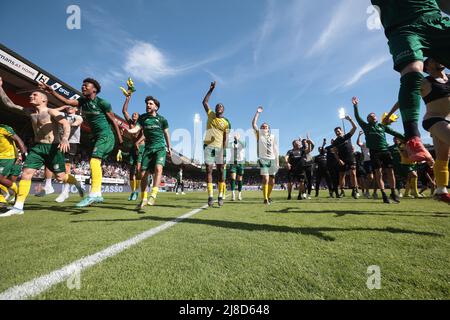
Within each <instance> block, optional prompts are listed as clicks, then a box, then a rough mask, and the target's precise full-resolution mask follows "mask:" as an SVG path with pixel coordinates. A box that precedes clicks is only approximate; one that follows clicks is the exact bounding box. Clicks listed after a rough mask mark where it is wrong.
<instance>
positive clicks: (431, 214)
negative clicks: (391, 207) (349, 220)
mask: <svg viewBox="0 0 450 320" xmlns="http://www.w3.org/2000/svg"><path fill="white" fill-rule="evenodd" d="M266 212H270V213H285V214H287V213H304V214H321V213H334V214H335V215H336V217H338V218H339V217H344V216H346V215H356V216H365V215H369V216H394V217H430V218H450V215H449V214H446V213H441V212H429V213H428V214H426V213H423V212H422V211H420V212H417V214H405V213H396V212H392V213H380V212H378V211H361V210H348V209H346V210H320V211H311V210H300V209H299V208H298V207H297V208H285V209H281V210H271V211H266ZM408 212H411V211H408ZM413 212H414V211H413Z"/></svg>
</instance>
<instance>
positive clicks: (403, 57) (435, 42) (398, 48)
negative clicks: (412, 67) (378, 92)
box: [388, 13, 450, 72]
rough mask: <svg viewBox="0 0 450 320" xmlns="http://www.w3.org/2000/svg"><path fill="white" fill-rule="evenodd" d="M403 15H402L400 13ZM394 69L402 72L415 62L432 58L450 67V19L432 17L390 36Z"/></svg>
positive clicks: (405, 27) (395, 31)
mask: <svg viewBox="0 0 450 320" xmlns="http://www.w3.org/2000/svg"><path fill="white" fill-rule="evenodd" d="M399 14H401V13H399ZM388 39H389V50H390V52H391V54H392V57H393V59H394V69H395V70H397V71H398V72H400V71H401V70H402V69H403V68H404V67H406V65H408V64H409V63H411V62H414V61H423V60H424V57H432V58H434V59H435V60H436V61H439V62H440V63H442V64H443V65H445V66H446V67H450V19H449V18H448V17H441V16H435V15H431V16H428V17H424V18H423V19H422V20H420V21H416V22H415V23H411V24H409V25H407V26H404V27H400V28H397V29H396V30H394V31H392V33H390V34H389V36H388Z"/></svg>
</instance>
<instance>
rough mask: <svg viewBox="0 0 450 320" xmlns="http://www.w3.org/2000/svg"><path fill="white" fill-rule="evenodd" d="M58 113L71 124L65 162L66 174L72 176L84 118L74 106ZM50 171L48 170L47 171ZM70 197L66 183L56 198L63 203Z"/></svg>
mask: <svg viewBox="0 0 450 320" xmlns="http://www.w3.org/2000/svg"><path fill="white" fill-rule="evenodd" d="M56 110H58V111H64V113H62V114H61V115H63V116H64V118H65V119H66V120H67V121H68V122H69V124H70V136H69V146H70V148H69V151H68V152H67V153H65V155H64V160H65V162H66V173H67V174H70V173H71V169H72V166H73V165H74V163H75V157H76V155H77V154H78V146H79V144H80V135H81V124H82V123H83V118H82V117H81V116H79V115H77V112H78V108H76V107H72V106H64V107H62V108H58V109H56ZM46 170H48V169H46ZM69 195H70V185H69V184H68V183H65V184H64V186H63V189H62V192H61V194H60V195H59V196H58V198H56V200H55V201H56V202H58V203H63V202H64V201H66V200H67V199H68V198H69Z"/></svg>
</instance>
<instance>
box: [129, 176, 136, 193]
mask: <svg viewBox="0 0 450 320" xmlns="http://www.w3.org/2000/svg"><path fill="white" fill-rule="evenodd" d="M136 182H137V181H136V179H131V180H130V187H131V192H135V191H136V187H137V183H136Z"/></svg>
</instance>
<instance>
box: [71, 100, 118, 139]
mask: <svg viewBox="0 0 450 320" xmlns="http://www.w3.org/2000/svg"><path fill="white" fill-rule="evenodd" d="M78 103H79V109H80V110H81V113H82V115H83V116H84V117H85V119H86V121H87V122H88V124H89V126H90V127H91V129H92V134H93V135H94V136H95V137H99V136H104V135H113V131H112V129H111V124H110V123H109V121H108V117H107V116H106V114H107V113H109V112H111V111H112V107H111V104H110V103H109V102H108V101H106V100H104V99H102V98H99V97H95V99H94V100H90V99H86V98H84V97H82V98H80V99H78Z"/></svg>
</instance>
